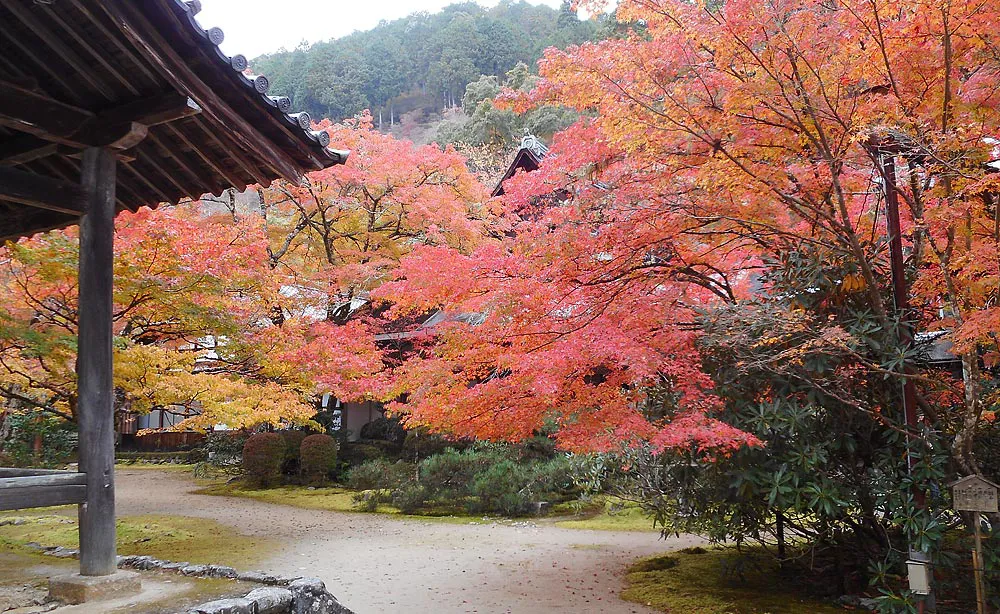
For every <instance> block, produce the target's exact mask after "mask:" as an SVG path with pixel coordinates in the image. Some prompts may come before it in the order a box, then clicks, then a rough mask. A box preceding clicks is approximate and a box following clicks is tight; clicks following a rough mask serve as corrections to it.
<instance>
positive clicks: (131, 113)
mask: <svg viewBox="0 0 1000 614" xmlns="http://www.w3.org/2000/svg"><path fill="white" fill-rule="evenodd" d="M198 113H201V107H199V106H198V103H196V102H195V101H193V100H191V99H190V98H188V97H187V96H185V95H184V94H180V93H177V92H168V93H166V94H162V95H160V96H152V97H149V98H142V99H140V100H136V101H134V102H129V103H126V104H124V105H121V106H119V107H115V108H113V109H110V110H108V111H103V112H101V113H99V114H98V116H97V120H98V121H101V122H107V123H111V124H117V123H125V122H138V123H140V124H145V125H146V126H158V125H160V124H166V123H168V122H172V121H176V120H178V119H183V118H185V117H191V116H192V115H197V114H198Z"/></svg>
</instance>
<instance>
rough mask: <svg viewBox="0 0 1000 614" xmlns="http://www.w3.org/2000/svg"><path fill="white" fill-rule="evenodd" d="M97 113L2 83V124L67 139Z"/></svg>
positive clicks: (17, 86)
mask: <svg viewBox="0 0 1000 614" xmlns="http://www.w3.org/2000/svg"><path fill="white" fill-rule="evenodd" d="M93 117H94V114H93V113H91V112H90V111H88V110H86V109H81V108H80V107H76V106H73V105H70V104H66V103H63V102H59V101H58V100H55V99H54V98H52V97H50V96H46V95H45V94H42V93H39V92H37V91H34V90H31V89H28V88H26V87H24V86H23V85H19V84H17V83H11V82H9V81H3V80H0V125H4V126H7V127H8V128H13V129H14V130H19V131H21V132H27V133H28V134H35V135H37V136H42V138H44V135H46V134H52V135H58V136H62V137H68V136H70V135H71V134H73V133H74V132H76V131H77V130H79V129H80V126H81V125H83V124H84V123H86V122H88V121H90V120H91V119H92V118H93Z"/></svg>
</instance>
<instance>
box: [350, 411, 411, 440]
mask: <svg viewBox="0 0 1000 614" xmlns="http://www.w3.org/2000/svg"><path fill="white" fill-rule="evenodd" d="M359 435H361V439H377V440H382V441H391V442H392V443H394V444H395V445H397V446H401V445H403V441H404V440H405V439H406V429H404V428H403V425H402V423H401V422H400V421H399V418H376V419H375V420H372V421H371V422H369V423H368V424H366V425H364V426H363V427H361V433H359Z"/></svg>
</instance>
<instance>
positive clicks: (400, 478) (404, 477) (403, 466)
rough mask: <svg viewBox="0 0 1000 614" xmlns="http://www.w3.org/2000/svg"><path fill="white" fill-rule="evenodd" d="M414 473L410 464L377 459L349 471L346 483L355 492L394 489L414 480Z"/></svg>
mask: <svg viewBox="0 0 1000 614" xmlns="http://www.w3.org/2000/svg"><path fill="white" fill-rule="evenodd" d="M414 472H415V471H414V467H413V465H411V464H409V463H404V462H402V461H400V462H396V463H390V462H389V461H387V460H385V459H382V458H376V459H374V460H370V461H367V462H365V463H362V464H360V465H358V466H357V467H352V468H351V469H349V470H348V471H347V478H346V480H345V482H346V484H347V486H348V488H352V489H354V490H373V489H394V488H398V487H399V486H400V485H401V484H403V483H404V482H407V481H409V480H412V479H413V476H414Z"/></svg>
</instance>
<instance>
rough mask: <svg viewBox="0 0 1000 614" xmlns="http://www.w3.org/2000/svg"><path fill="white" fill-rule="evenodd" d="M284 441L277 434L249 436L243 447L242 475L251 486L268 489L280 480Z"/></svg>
mask: <svg viewBox="0 0 1000 614" xmlns="http://www.w3.org/2000/svg"><path fill="white" fill-rule="evenodd" d="M284 457H285V440H284V439H282V437H281V435H279V434H277V433H258V434H256V435H251V436H250V438H249V439H247V442H246V444H244V445H243V475H244V477H245V478H246V480H247V482H248V483H249V484H251V485H253V486H258V487H261V488H268V487H270V486H274V485H275V484H276V483H277V482H278V480H279V479H280V478H281V461H282V459H284Z"/></svg>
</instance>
